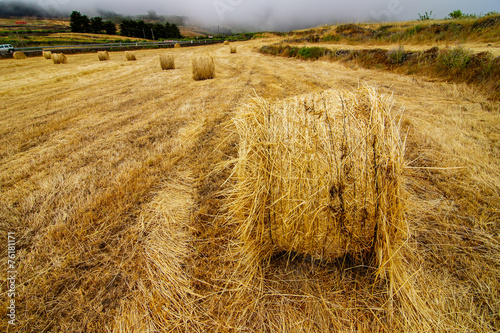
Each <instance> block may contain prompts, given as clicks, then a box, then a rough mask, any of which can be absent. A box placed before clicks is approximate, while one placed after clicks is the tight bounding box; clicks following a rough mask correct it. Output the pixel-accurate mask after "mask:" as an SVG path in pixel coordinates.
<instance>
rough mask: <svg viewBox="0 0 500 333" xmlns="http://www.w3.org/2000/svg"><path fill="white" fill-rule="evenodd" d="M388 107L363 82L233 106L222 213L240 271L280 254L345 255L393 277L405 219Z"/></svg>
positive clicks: (399, 153) (399, 152) (400, 147)
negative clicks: (233, 227)
mask: <svg viewBox="0 0 500 333" xmlns="http://www.w3.org/2000/svg"><path fill="white" fill-rule="evenodd" d="M392 103H393V102H392V100H391V98H390V97H388V96H381V95H380V94H378V93H377V92H376V91H375V89H373V88H363V89H360V90H359V91H357V92H355V93H352V92H345V91H344V92H339V91H333V90H332V91H326V92H323V93H319V94H311V95H305V96H299V97H296V98H292V99H288V100H285V101H282V102H279V103H276V104H269V103H268V102H267V101H266V100H264V99H259V98H257V99H255V100H254V102H253V103H251V104H249V105H247V106H245V107H244V108H243V109H242V110H240V112H239V113H238V114H237V115H236V116H235V118H234V119H233V122H234V124H235V126H236V129H237V133H238V134H239V138H240V145H239V152H238V159H237V160H236V161H237V162H236V164H235V167H234V170H233V173H232V179H233V186H232V188H231V189H230V192H229V196H228V199H227V209H228V212H229V214H230V215H229V218H230V219H232V220H233V221H235V222H236V223H237V225H238V226H239V227H238V231H237V232H238V236H239V239H240V241H241V252H242V254H243V258H244V259H243V260H244V263H245V266H244V267H247V268H249V269H250V270H251V271H253V272H255V267H259V266H260V263H261V262H262V261H263V260H265V259H269V258H271V257H272V255H273V254H274V253H279V252H288V253H292V256H293V253H295V254H300V255H306V256H310V257H312V258H315V259H319V260H325V261H332V260H335V259H337V258H341V257H344V256H346V255H349V257H350V258H351V260H352V261H351V262H356V263H363V264H365V265H372V267H376V268H377V272H376V273H377V276H379V277H383V278H386V277H387V278H388V279H390V280H391V281H392V280H393V279H392V276H391V274H392V273H393V272H394V271H396V270H397V267H395V265H399V261H398V260H399V259H397V258H398V256H397V255H394V254H395V253H396V252H397V251H398V249H399V247H400V246H401V244H402V243H403V242H404V240H405V239H406V230H407V222H406V219H405V194H404V180H403V176H402V171H403V167H404V161H403V153H404V144H403V142H402V141H401V139H400V136H399V130H398V126H397V125H396V123H395V121H394V120H393V118H392V116H391V108H392ZM398 267H400V266H398Z"/></svg>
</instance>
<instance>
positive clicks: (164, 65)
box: [160, 54, 175, 70]
mask: <svg viewBox="0 0 500 333" xmlns="http://www.w3.org/2000/svg"><path fill="white" fill-rule="evenodd" d="M160 66H161V69H162V70H164V69H175V60H174V56H173V55H171V54H161V55H160Z"/></svg>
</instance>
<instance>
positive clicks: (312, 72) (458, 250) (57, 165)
mask: <svg viewBox="0 0 500 333" xmlns="http://www.w3.org/2000/svg"><path fill="white" fill-rule="evenodd" d="M268 43H269V41H263V42H260V41H251V42H245V43H238V57H235V56H234V55H231V54H229V53H228V52H227V49H226V48H221V47H220V46H218V45H216V46H208V47H204V48H186V49H182V48H181V49H176V50H175V52H176V68H177V69H176V70H175V71H162V70H161V69H160V68H159V67H158V53H157V51H155V50H152V51H147V50H144V51H136V54H137V56H138V57H139V58H140V59H141V61H137V62H128V61H126V59H124V58H123V56H122V53H113V52H111V60H109V61H106V62H97V61H95V54H81V55H70V56H68V63H67V64H66V65H64V66H54V65H52V64H51V63H48V62H45V61H41V60H40V59H35V58H34V59H31V58H28V59H26V60H24V61H22V62H21V61H15V60H14V59H8V60H2V61H0V71H1V72H2V81H1V82H0V97H1V99H2V103H1V104H0V165H1V168H0V189H1V193H2V195H1V197H0V216H2V219H1V220H0V233H1V236H2V238H3V239H6V234H7V232H14V233H15V235H16V238H17V242H18V243H17V258H16V262H17V265H18V267H17V271H18V280H17V281H18V282H17V288H18V291H19V294H18V296H17V297H16V305H17V308H16V309H17V311H18V312H17V319H18V320H19V321H18V323H17V326H16V330H13V329H12V327H8V326H7V322H6V321H5V320H2V321H1V322H0V327H1V329H2V330H3V331H8V332H14V331H20V332H30V331H72V332H103V331H112V332H133V331H136V332H148V331H149V332H152V331H173V332H186V331H190V332H205V331H212V332H216V331H228V332H237V331H246V332H262V331H267V332H284V331H299V332H317V331H336V330H338V331H348V330H355V331H356V330H357V331H362V332H364V331H371V332H377V331H380V332H394V331H425V330H430V331H449V332H461V331H467V330H470V331H477V332H489V331H496V330H498V329H500V318H499V316H498V313H500V305H499V304H500V303H499V300H500V284H499V281H498V276H499V273H500V272H499V270H500V250H499V248H500V244H499V242H500V227H499V223H498V222H499V220H500V202H499V200H498V197H499V194H500V188H499V184H500V173H499V171H498V170H499V165H500V109H499V104H498V103H495V102H491V101H487V100H486V99H485V98H483V97H482V95H481V94H477V92H475V91H474V90H472V89H470V88H467V87H465V86H463V85H453V84H443V83H436V82H428V81H424V80H422V79H418V78H412V77H408V76H399V75H397V74H392V73H381V72H376V71H370V70H366V69H358V68H345V67H344V66H341V65H338V64H335V63H328V62H314V63H311V62H307V63H306V62H301V61H298V60H294V59H284V58H277V57H276V58H275V57H266V56H264V55H260V54H258V53H256V52H254V51H253V48H254V47H258V46H261V45H262V44H268ZM206 52H210V53H211V54H212V55H213V56H214V57H215V58H216V59H217V76H216V78H215V79H214V80H206V81H194V80H192V77H191V75H192V73H191V66H190V59H191V58H192V57H194V56H200V55H201V54H204V53H206ZM103 75H105V76H106V80H102V79H101V78H102V76H103ZM360 82H365V83H368V84H371V85H376V86H378V88H379V89H380V90H381V91H382V92H389V91H392V93H393V94H394V98H395V100H396V104H395V107H394V110H395V111H396V112H397V113H398V114H401V113H399V110H400V108H401V107H404V109H405V112H404V113H403V114H402V116H400V119H401V122H402V126H403V131H404V133H407V139H406V146H407V153H406V159H407V161H408V162H409V167H408V168H407V169H406V171H405V172H406V174H405V176H406V177H407V179H408V185H407V191H408V192H409V194H410V196H411V197H412V202H416V203H418V204H415V205H413V206H410V207H409V208H408V214H407V219H408V223H409V231H410V238H409V240H408V242H407V246H406V248H405V250H404V253H403V254H404V267H405V268H406V273H407V275H408V279H407V283H406V285H405V286H406V287H405V288H406V290H408V292H406V293H405V294H403V293H401V291H400V290H398V291H397V292H396V293H395V295H394V298H392V299H391V298H390V297H389V296H388V294H387V293H386V288H385V286H384V285H383V284H380V283H374V280H373V275H372V274H371V273H370V272H371V269H372V268H370V267H365V266H357V267H350V268H347V269H343V268H342V267H346V266H342V265H340V264H339V263H335V262H332V263H329V264H324V263H321V262H318V261H315V260H311V258H309V257H307V256H296V257H292V258H290V257H289V256H288V255H286V254H283V255H279V254H278V255H276V256H274V257H272V258H271V260H270V261H269V263H268V265H265V266H263V267H262V270H261V272H262V274H261V275H260V276H256V277H255V278H254V279H253V280H250V281H247V282H248V283H246V284H243V283H242V281H243V280H242V271H241V267H240V266H239V265H240V261H239V259H240V258H239V257H238V251H237V247H236V244H237V236H236V233H235V231H236V228H237V227H238V226H237V225H235V223H234V221H231V220H228V219H226V218H225V216H226V215H224V214H223V213H224V204H225V200H226V198H225V197H224V196H223V195H222V194H221V191H220V190H221V189H224V188H226V187H227V186H229V185H230V183H225V182H226V180H227V179H228V177H229V174H230V168H223V167H222V166H221V165H224V163H226V162H227V161H229V160H231V159H234V158H236V156H237V149H238V144H239V139H238V136H237V135H236V132H235V129H234V128H233V127H232V126H231V125H230V124H231V119H232V117H233V115H234V111H235V110H237V109H238V108H239V107H240V106H241V105H243V104H245V103H246V102H247V101H249V99H250V98H251V96H253V95H254V94H255V93H257V95H259V96H261V97H263V98H266V99H268V100H269V101H273V100H277V99H283V98H287V97H292V96H295V95H299V94H304V93H313V92H320V91H324V90H325V89H329V88H336V89H354V88H356V87H358V84H359V83H360ZM221 170H222V171H221ZM224 183H225V184H224ZM6 258H7V248H6V247H5V246H2V248H1V251H0V262H1V264H2V267H6V266H5V265H6ZM347 267H349V266H347ZM5 274H6V271H5V270H2V271H1V273H0V278H1V279H3V280H5V278H6V276H5ZM2 288H5V286H4V287H2ZM8 300H9V299H8V298H7V295H6V293H5V289H2V293H1V296H0V303H1V304H2V307H4V308H5V306H6V304H7V302H8ZM391 302H392V303H393V306H392V307H388V306H387V305H388V304H389V303H391Z"/></svg>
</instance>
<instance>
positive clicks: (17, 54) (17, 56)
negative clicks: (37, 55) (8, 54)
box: [13, 51, 26, 60]
mask: <svg viewBox="0 0 500 333" xmlns="http://www.w3.org/2000/svg"><path fill="white" fill-rule="evenodd" d="M13 57H14V59H17V60H22V59H26V55H25V54H24V53H23V52H21V51H16V52H14V54H13Z"/></svg>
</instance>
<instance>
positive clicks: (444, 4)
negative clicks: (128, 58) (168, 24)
mask: <svg viewBox="0 0 500 333" xmlns="http://www.w3.org/2000/svg"><path fill="white" fill-rule="evenodd" d="M2 1H3V0H0V3H1V2H2ZM35 2H36V3H38V4H39V5H40V6H43V7H48V6H50V7H55V8H56V9H60V10H63V11H71V10H78V11H80V12H82V14H87V15H89V16H92V15H96V14H97V10H98V9H100V10H109V11H114V12H117V13H119V14H124V15H125V14H126V15H134V14H146V13H147V12H148V10H154V11H156V12H157V13H158V14H162V15H180V16H187V17H190V18H192V20H193V21H197V22H203V23H204V24H205V25H220V26H228V27H234V26H235V25H238V26H248V27H250V28H252V29H254V30H290V29H292V28H299V27H311V26H316V25H320V24H327V23H335V22H352V21H354V22H355V21H367V20H369V21H394V20H411V19H418V13H421V14H423V13H424V12H426V11H427V12H430V11H433V16H434V15H435V17H436V18H444V17H445V16H446V15H447V14H449V13H450V12H451V11H453V10H456V9H460V10H462V12H464V13H476V14H481V13H482V14H485V13H488V12H491V11H497V12H500V0H475V1H471V0H455V1H453V0H445V1H439V0H341V1H337V0H267V1H265V0H140V1H139V0H129V1H127V0H35Z"/></svg>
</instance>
